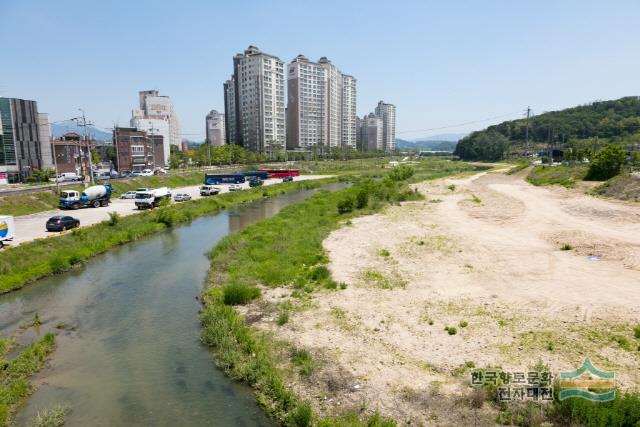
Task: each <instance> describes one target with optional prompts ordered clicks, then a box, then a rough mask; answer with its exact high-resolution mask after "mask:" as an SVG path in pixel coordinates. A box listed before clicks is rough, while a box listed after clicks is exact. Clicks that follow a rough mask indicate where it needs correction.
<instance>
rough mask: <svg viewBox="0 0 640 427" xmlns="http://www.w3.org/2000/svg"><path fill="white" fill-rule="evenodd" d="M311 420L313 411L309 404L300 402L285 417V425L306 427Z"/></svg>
mask: <svg viewBox="0 0 640 427" xmlns="http://www.w3.org/2000/svg"><path fill="white" fill-rule="evenodd" d="M312 420H313V411H312V410H311V406H309V403H307V402H302V403H299V404H298V405H296V407H295V408H294V409H293V411H291V412H290V413H289V415H288V416H287V421H288V423H287V425H292V426H295V427H308V426H310V425H311V421H312Z"/></svg>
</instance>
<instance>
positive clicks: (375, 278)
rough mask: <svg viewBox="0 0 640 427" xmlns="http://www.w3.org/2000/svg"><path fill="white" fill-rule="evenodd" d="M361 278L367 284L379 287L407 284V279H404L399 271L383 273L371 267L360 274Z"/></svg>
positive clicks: (398, 286)
mask: <svg viewBox="0 0 640 427" xmlns="http://www.w3.org/2000/svg"><path fill="white" fill-rule="evenodd" d="M360 279H361V280H362V281H363V282H364V284H365V285H368V286H372V287H374V288H379V289H395V288H404V287H405V286H407V281H406V280H404V279H402V277H400V275H399V274H398V273H397V272H395V271H394V272H392V273H390V274H383V273H381V272H379V271H377V270H374V269H372V268H369V269H367V270H364V271H363V272H362V273H361V274H360Z"/></svg>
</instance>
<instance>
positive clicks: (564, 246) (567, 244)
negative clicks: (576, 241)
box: [560, 243, 573, 251]
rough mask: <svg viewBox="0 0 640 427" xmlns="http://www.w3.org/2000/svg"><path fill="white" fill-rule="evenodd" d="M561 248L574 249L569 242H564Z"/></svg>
mask: <svg viewBox="0 0 640 427" xmlns="http://www.w3.org/2000/svg"><path fill="white" fill-rule="evenodd" d="M560 250H561V251H570V250H573V246H571V245H570V244H569V243H563V244H562V246H560Z"/></svg>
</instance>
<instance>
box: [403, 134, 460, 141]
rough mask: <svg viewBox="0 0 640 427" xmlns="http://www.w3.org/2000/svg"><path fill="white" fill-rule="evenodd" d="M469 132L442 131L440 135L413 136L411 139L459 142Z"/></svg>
mask: <svg viewBox="0 0 640 427" xmlns="http://www.w3.org/2000/svg"><path fill="white" fill-rule="evenodd" d="M467 135H468V134H467V133H441V134H439V135H431V136H427V137H424V138H413V139H411V140H410V141H452V142H458V141H460V140H461V139H462V138H464V137H465V136H467Z"/></svg>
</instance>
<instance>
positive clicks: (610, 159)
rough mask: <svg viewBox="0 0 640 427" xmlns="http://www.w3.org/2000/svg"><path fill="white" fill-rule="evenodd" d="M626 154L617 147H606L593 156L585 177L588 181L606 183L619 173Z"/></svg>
mask: <svg viewBox="0 0 640 427" xmlns="http://www.w3.org/2000/svg"><path fill="white" fill-rule="evenodd" d="M625 159H626V154H625V152H624V150H623V149H622V147H620V146H618V145H608V146H606V147H604V148H603V149H602V150H600V151H598V153H597V154H596V155H595V156H594V159H593V161H592V162H591V163H590V164H589V171H588V172H587V176H586V177H585V179H586V180H588V181H606V180H607V179H609V178H613V177H614V176H616V175H618V174H619V173H620V170H621V169H622V165H623V164H624V161H625Z"/></svg>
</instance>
